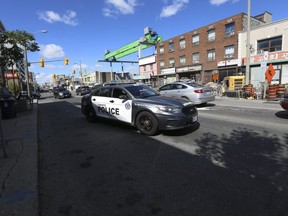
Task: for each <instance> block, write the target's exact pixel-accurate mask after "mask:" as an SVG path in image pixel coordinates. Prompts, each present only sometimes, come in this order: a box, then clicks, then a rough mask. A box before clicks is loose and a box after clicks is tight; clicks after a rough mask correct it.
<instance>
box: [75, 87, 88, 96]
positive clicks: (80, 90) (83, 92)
mask: <svg viewBox="0 0 288 216" xmlns="http://www.w3.org/2000/svg"><path fill="white" fill-rule="evenodd" d="M90 92H91V88H90V87H89V86H80V87H78V88H77V89H76V94H77V95H86V94H89V93H90Z"/></svg>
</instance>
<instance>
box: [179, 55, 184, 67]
mask: <svg viewBox="0 0 288 216" xmlns="http://www.w3.org/2000/svg"><path fill="white" fill-rule="evenodd" d="M179 64H180V65H185V64H186V57H185V56H180V58H179Z"/></svg>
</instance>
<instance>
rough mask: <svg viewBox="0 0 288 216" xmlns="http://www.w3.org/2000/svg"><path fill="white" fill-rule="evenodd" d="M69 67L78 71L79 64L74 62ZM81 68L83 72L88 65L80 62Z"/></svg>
mask: <svg viewBox="0 0 288 216" xmlns="http://www.w3.org/2000/svg"><path fill="white" fill-rule="evenodd" d="M71 69H72V70H76V71H79V70H80V65H79V64H74V65H72V67H71ZM81 69H82V72H83V73H84V72H85V70H88V65H87V64H81Z"/></svg>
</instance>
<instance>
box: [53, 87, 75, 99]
mask: <svg viewBox="0 0 288 216" xmlns="http://www.w3.org/2000/svg"><path fill="white" fill-rule="evenodd" d="M53 91H54V97H55V98H58V99H61V98H70V97H71V92H70V91H69V90H68V89H66V88H64V87H59V88H55V89H54V90H53Z"/></svg>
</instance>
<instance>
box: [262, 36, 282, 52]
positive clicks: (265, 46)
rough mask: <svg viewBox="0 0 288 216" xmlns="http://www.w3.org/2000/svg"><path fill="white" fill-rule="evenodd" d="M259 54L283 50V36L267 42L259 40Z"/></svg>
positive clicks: (266, 40) (269, 39)
mask: <svg viewBox="0 0 288 216" xmlns="http://www.w3.org/2000/svg"><path fill="white" fill-rule="evenodd" d="M257 50H258V54H262V53H264V52H265V51H268V52H275V51H281V50H282V36H279V37H274V38H268V39H265V40H259V41H258V42H257Z"/></svg>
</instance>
